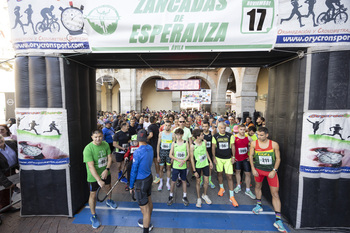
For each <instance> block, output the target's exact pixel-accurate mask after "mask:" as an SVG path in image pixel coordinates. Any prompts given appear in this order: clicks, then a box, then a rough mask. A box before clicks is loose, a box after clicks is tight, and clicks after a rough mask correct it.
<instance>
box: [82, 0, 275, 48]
mask: <svg viewBox="0 0 350 233" xmlns="http://www.w3.org/2000/svg"><path fill="white" fill-rule="evenodd" d="M85 5H86V7H85V10H84V15H86V20H87V31H88V34H89V42H90V46H91V49H92V51H93V52H101V53H108V52H123V53H124V52H212V51H258V50H261V51H269V50H271V49H272V48H273V46H274V42H275V39H276V23H275V21H276V18H277V12H276V8H277V6H278V1H277V0H264V1H256V0H242V1H228V0H189V1H174V0H169V1H160V0H130V1H128V3H127V4H125V1H122V0H115V1H110V0H100V1H86V4H85Z"/></svg>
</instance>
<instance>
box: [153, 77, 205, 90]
mask: <svg viewBox="0 0 350 233" xmlns="http://www.w3.org/2000/svg"><path fill="white" fill-rule="evenodd" d="M156 90H157V91H200V90H201V80H200V79H189V80H182V79H172V80H157V81H156Z"/></svg>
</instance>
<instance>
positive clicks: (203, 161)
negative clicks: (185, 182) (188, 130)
mask: <svg viewBox="0 0 350 233" xmlns="http://www.w3.org/2000/svg"><path fill="white" fill-rule="evenodd" d="M192 136H193V137H194V139H195V140H194V142H193V143H192V144H191V146H190V157H191V164H192V171H193V174H194V175H195V176H196V180H197V182H196V190H197V203H196V207H198V208H200V207H202V199H201V196H200V192H201V191H200V182H201V175H202V173H203V176H204V185H203V187H204V191H203V194H202V198H203V200H204V201H205V202H206V203H207V204H208V205H210V204H211V203H212V202H211V200H210V199H209V197H208V195H207V190H208V184H209V169H213V163H212V161H211V159H210V157H209V154H208V152H207V146H206V145H207V142H206V141H205V140H204V134H203V130H201V129H194V130H193V132H192Z"/></svg>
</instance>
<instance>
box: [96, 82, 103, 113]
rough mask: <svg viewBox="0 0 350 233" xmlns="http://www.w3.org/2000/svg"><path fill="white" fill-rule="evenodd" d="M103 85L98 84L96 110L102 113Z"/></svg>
mask: <svg viewBox="0 0 350 233" xmlns="http://www.w3.org/2000/svg"><path fill="white" fill-rule="evenodd" d="M101 92H102V91H101V85H100V84H98V83H96V108H97V111H101V109H102V106H101V105H102V104H101Z"/></svg>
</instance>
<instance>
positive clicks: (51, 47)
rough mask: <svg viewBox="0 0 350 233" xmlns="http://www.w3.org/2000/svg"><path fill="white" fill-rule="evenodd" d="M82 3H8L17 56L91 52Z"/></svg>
mask: <svg viewBox="0 0 350 233" xmlns="http://www.w3.org/2000/svg"><path fill="white" fill-rule="evenodd" d="M84 2H85V1H83V0H75V1H68V0H61V1H56V0H45V1H18V0H8V10H9V15H10V22H11V23H12V25H10V26H11V28H12V44H13V46H14V49H15V50H16V52H17V53H22V52H29V51H31V52H45V53H48V52H50V53H76V52H84V51H90V47H89V43H88V35H87V34H86V31H85V22H84V16H83V15H84V4H85V3H84Z"/></svg>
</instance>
